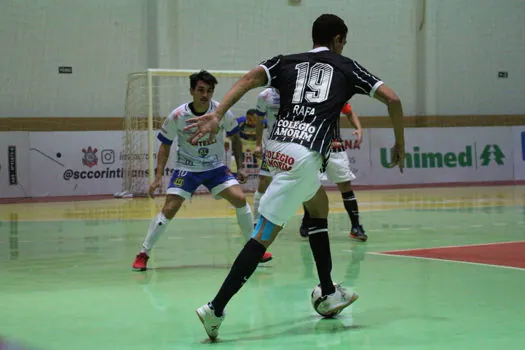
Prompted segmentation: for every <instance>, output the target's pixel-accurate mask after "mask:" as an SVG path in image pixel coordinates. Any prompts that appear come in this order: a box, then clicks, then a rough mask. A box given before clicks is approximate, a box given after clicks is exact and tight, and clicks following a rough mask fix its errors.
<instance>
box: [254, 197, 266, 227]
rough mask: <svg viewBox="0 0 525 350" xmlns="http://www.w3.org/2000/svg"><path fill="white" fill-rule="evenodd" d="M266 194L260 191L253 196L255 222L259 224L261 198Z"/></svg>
mask: <svg viewBox="0 0 525 350" xmlns="http://www.w3.org/2000/svg"><path fill="white" fill-rule="evenodd" d="M263 194H264V193H261V192H259V191H257V192H255V193H254V194H253V222H254V223H257V222H259V218H260V217H261V213H259V203H260V202H261V197H262V196H263Z"/></svg>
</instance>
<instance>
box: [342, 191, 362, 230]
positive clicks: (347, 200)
mask: <svg viewBox="0 0 525 350" xmlns="http://www.w3.org/2000/svg"><path fill="white" fill-rule="evenodd" d="M342 197H343V203H344V205H345V209H346V212H347V213H348V216H350V221H351V222H352V227H357V226H359V207H358V206H357V199H355V195H354V191H349V192H345V193H342Z"/></svg>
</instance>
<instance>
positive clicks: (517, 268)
mask: <svg viewBox="0 0 525 350" xmlns="http://www.w3.org/2000/svg"><path fill="white" fill-rule="evenodd" d="M508 243H513V242H508ZM460 247H462V246H460ZM367 254H371V255H381V256H391V257H396V258H409V259H416V260H431V261H440V262H452V263H458V264H467V265H476V266H485V267H498V268H501V269H508V270H518V271H525V268H522V267H514V266H502V265H492V264H483V263H476V262H470V261H458V260H448V259H437V258H425V257H422V256H411V255H395V254H385V253H367Z"/></svg>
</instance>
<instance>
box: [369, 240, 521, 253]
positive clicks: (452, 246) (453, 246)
mask: <svg viewBox="0 0 525 350" xmlns="http://www.w3.org/2000/svg"><path fill="white" fill-rule="evenodd" d="M512 243H525V241H508V242H492V243H478V244H462V245H447V246H439V247H432V248H411V249H400V250H386V251H385V252H378V253H374V254H385V255H390V254H386V253H387V252H388V253H404V252H413V251H416V250H432V249H443V248H466V247H482V246H488V245H501V244H512ZM370 254H372V253H370Z"/></svg>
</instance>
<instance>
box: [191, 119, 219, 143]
mask: <svg viewBox="0 0 525 350" xmlns="http://www.w3.org/2000/svg"><path fill="white" fill-rule="evenodd" d="M220 122H221V118H220V116H219V115H218V114H217V113H216V112H215V111H213V112H211V113H208V114H205V115H203V116H201V117H195V118H190V119H188V120H186V123H188V125H186V126H185V127H184V131H188V130H193V129H195V131H194V132H193V134H192V135H191V136H190V137H189V138H188V142H190V143H191V144H193V145H194V144H196V143H197V142H198V141H199V140H200V139H201V138H203V137H204V136H205V135H206V134H209V135H210V136H209V139H208V140H209V141H210V142H213V140H214V139H215V135H216V134H217V132H218V131H219V124H220Z"/></svg>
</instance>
